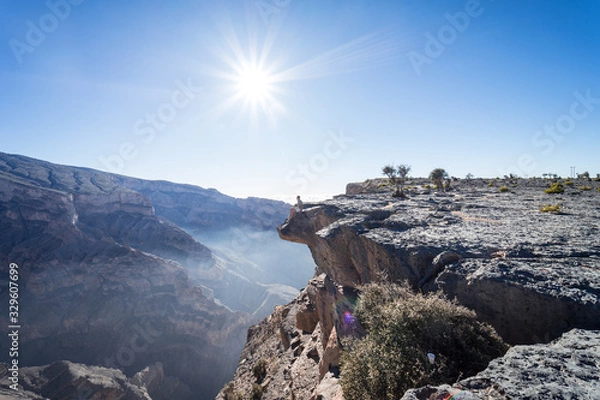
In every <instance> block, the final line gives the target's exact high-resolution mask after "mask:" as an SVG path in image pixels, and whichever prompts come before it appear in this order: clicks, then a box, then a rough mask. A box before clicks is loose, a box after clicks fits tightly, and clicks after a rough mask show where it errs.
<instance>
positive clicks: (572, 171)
mask: <svg viewBox="0 0 600 400" xmlns="http://www.w3.org/2000/svg"><path fill="white" fill-rule="evenodd" d="M571 178H575V167H571Z"/></svg>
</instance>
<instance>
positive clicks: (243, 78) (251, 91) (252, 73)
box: [237, 66, 273, 103]
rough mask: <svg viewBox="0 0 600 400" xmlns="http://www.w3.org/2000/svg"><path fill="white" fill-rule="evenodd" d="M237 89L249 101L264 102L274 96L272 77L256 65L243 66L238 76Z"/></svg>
mask: <svg viewBox="0 0 600 400" xmlns="http://www.w3.org/2000/svg"><path fill="white" fill-rule="evenodd" d="M237 91H238V92H239V94H240V95H241V96H242V97H243V98H244V99H245V100H246V102H249V103H264V102H266V101H267V100H268V98H269V97H270V96H272V92H273V88H272V82H271V77H270V76H269V74H268V73H267V72H265V71H264V70H262V69H261V68H258V67H255V66H244V67H242V69H241V71H240V73H239V76H238V78H237Z"/></svg>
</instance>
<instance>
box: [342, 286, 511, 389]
mask: <svg viewBox="0 0 600 400" xmlns="http://www.w3.org/2000/svg"><path fill="white" fill-rule="evenodd" d="M363 289H364V290H363V292H362V294H361V296H360V299H359V301H358V304H357V307H356V310H355V314H356V317H357V318H358V320H359V321H360V322H361V323H362V324H363V326H364V328H365V329H366V331H367V334H366V336H365V337H364V338H362V339H360V340H356V339H354V340H346V341H345V342H344V345H345V351H344V352H343V354H342V360H341V362H342V371H341V385H342V388H343V391H344V397H345V399H346V400H359V399H360V400H384V399H398V398H400V397H402V395H403V394H404V392H405V391H406V390H408V389H410V388H414V387H420V386H424V385H428V384H430V385H437V384H441V383H453V382H455V381H456V380H457V379H459V378H461V377H463V378H464V377H467V376H471V375H474V374H476V373H477V372H479V371H481V370H483V369H485V368H486V366H487V365H488V363H489V361H491V360H492V359H494V358H497V357H499V356H501V355H503V354H504V353H505V352H506V350H507V349H508V346H507V345H506V344H505V343H504V342H503V340H502V339H501V338H500V337H499V336H498V334H497V333H496V331H495V330H494V329H493V328H492V327H490V326H489V325H486V324H483V323H480V322H479V321H477V318H476V315H475V313H474V312H473V311H471V310H469V309H467V308H465V307H462V306H459V305H457V304H455V303H454V302H450V301H448V300H446V299H444V298H443V297H441V296H440V295H437V294H429V295H422V294H418V293H413V292H412V291H411V290H410V289H408V288H407V287H404V286H399V285H395V284H389V283H386V284H371V285H367V286H365V287H364V288H363ZM427 353H433V354H434V355H435V362H434V363H433V364H432V363H430V361H429V360H428V357H427Z"/></svg>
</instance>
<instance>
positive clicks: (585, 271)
mask: <svg viewBox="0 0 600 400" xmlns="http://www.w3.org/2000/svg"><path fill="white" fill-rule="evenodd" d="M507 183H508V182H507ZM583 184H586V185H589V184H590V183H589V182H587V181H586V182H576V184H575V185H574V186H573V187H567V190H566V191H565V193H564V194H561V195H548V194H546V193H544V191H543V190H544V189H545V188H546V187H547V186H548V182H545V181H541V180H539V181H536V180H520V181H519V182H518V183H517V184H516V185H514V186H511V191H510V192H508V193H500V192H499V191H498V187H488V186H487V181H486V182H483V181H481V180H479V181H477V180H476V181H472V182H468V183H467V182H458V183H455V184H454V186H455V187H454V190H452V191H448V192H435V191H431V190H429V189H424V188H422V187H412V188H411V189H409V194H408V198H407V199H396V198H393V197H391V195H390V194H391V193H390V192H389V191H386V192H385V193H384V192H381V191H379V190H378V189H377V188H378V185H377V184H369V183H367V184H363V185H350V186H349V191H350V192H352V193H355V194H351V195H344V196H338V197H337V198H335V199H332V200H329V201H326V202H324V203H322V204H316V205H311V206H309V207H307V208H306V209H305V210H304V212H302V213H301V214H299V215H297V216H296V217H294V218H293V219H292V220H290V221H286V222H285V223H284V224H283V225H281V226H280V227H279V229H278V230H279V234H280V236H281V238H282V239H284V240H289V241H293V242H297V243H303V244H306V245H307V246H308V247H309V249H310V251H311V253H312V255H313V258H314V260H315V263H316V264H317V267H318V269H317V275H316V276H315V278H314V279H313V280H312V281H311V282H310V283H309V285H308V286H307V287H306V288H305V290H304V291H303V292H302V294H301V296H299V297H298V298H297V299H296V300H295V301H294V302H293V303H290V304H289V305H288V306H286V308H283V309H282V310H280V311H279V314H280V315H281V316H284V319H283V321H284V323H282V324H280V326H281V328H280V329H279V331H276V326H277V324H275V325H273V327H272V328H269V327H270V326H271V325H269V321H263V322H262V323H261V324H260V325H259V326H258V328H256V330H252V331H250V333H249V338H248V342H247V345H246V348H245V350H244V353H243V359H244V360H246V362H245V363H244V364H242V365H240V366H239V368H238V372H237V373H236V378H235V379H234V381H233V388H232V390H239V391H240V392H242V393H247V390H248V384H244V383H242V381H243V380H244V379H241V377H243V376H245V375H244V374H246V375H247V373H248V372H247V371H248V370H249V369H250V368H251V366H249V365H247V364H253V363H256V362H257V359H258V358H260V357H262V354H267V355H268V356H269V357H272V356H271V355H270V354H271V353H270V352H269V351H271V352H272V351H274V350H272V349H277V351H278V352H280V353H281V354H282V355H280V356H279V357H280V359H282V360H284V361H282V362H276V361H272V362H271V364H270V365H271V370H270V374H268V377H269V378H271V379H268V378H267V379H268V380H265V382H263V383H262V386H263V390H264V391H265V394H264V396H265V397H264V398H267V399H270V398H273V399H274V398H277V396H276V393H277V392H280V393H281V391H282V390H283V389H282V388H283V387H284V386H285V387H287V388H288V392H290V393H291V392H294V385H295V384H296V382H298V381H300V380H302V379H305V380H307V381H309V382H312V383H310V384H308V383H307V384H305V386H306V389H304V392H302V394H299V392H296V393H294V395H293V396H291V395H290V396H289V397H285V398H314V399H317V398H331V397H327V396H333V395H334V393H337V391H338V390H339V387H337V386H336V384H335V375H336V374H337V372H338V368H339V366H338V365H337V364H338V360H339V351H340V347H339V341H338V338H339V337H343V336H344V335H349V334H357V332H355V331H354V330H353V329H354V326H353V325H352V324H349V323H348V318H347V317H345V315H348V314H347V312H348V311H351V310H352V303H353V301H354V299H355V298H356V293H357V291H358V290H359V288H360V285H362V284H365V283H369V282H378V281H383V280H392V281H407V282H408V283H409V284H410V285H411V286H412V287H413V288H414V289H415V290H421V291H424V292H429V291H442V292H443V293H445V294H446V296H447V297H448V298H451V299H456V300H457V301H458V302H459V303H461V304H463V305H465V306H467V307H469V308H471V309H473V310H475V311H476V313H477V315H478V317H479V319H480V320H482V321H484V322H487V323H489V324H491V325H492V326H493V327H494V328H496V330H497V331H498V333H500V335H501V336H502V337H503V338H504V339H505V340H506V341H507V342H509V343H511V344H533V343H538V342H548V341H550V340H552V339H555V338H557V337H559V336H560V335H561V334H562V333H564V332H566V331H568V330H570V329H573V328H583V329H600V242H599V241H598V237H600V236H599V235H598V233H599V232H600V222H599V218H598V217H600V211H599V210H600V208H599V207H598V206H599V205H600V195H599V193H598V192H597V191H596V190H595V189H596V188H595V187H594V188H593V189H594V190H590V191H587V190H580V189H579V188H578V187H579V186H581V185H583ZM368 186H370V187H368ZM365 191H366V192H367V193H362V192H365ZM557 202H558V203H560V205H561V209H562V213H560V214H552V213H542V212H540V207H541V206H542V205H544V204H547V203H552V204H554V203H557ZM279 314H278V315H279ZM271 318H275V314H274V316H272V317H271ZM275 319H276V320H277V318H275ZM269 329H271V330H272V331H276V335H271V336H269V333H265V332H270V331H269ZM358 334H360V333H358ZM292 342H298V343H300V344H302V346H300V345H298V346H297V347H296V348H295V349H294V348H291V347H288V346H291V345H290V344H291V343H292ZM261 343H270V344H269V345H268V346H270V347H269V349H271V350H269V351H266V352H264V353H263V350H264V349H265V348H266V347H263V346H267V345H266V344H265V345H261ZM306 343H310V345H308V344H306ZM298 349H300V350H298ZM286 357H288V359H286ZM304 359H310V360H313V365H312V367H310V368H308V367H307V368H306V373H305V374H302V373H299V374H298V376H297V377H296V378H293V374H291V372H290V371H292V370H294V369H298V368H299V367H297V363H298V362H299V361H302V360H304ZM285 360H287V361H285ZM304 364H306V362H304ZM286 371H288V372H287V374H288V375H287V377H286V376H285V374H286ZM280 373H281V374H283V375H281V377H280V378H278V376H280V375H278V374H280ZM245 378H248V376H245ZM250 381H252V379H250ZM272 387H273V388H274V389H271V388H272ZM324 391H327V393H328V394H327V395H324V394H323V393H324ZM286 393H287V392H286ZM222 395H223V393H222ZM338 395H339V393H338ZM280 398H281V397H280Z"/></svg>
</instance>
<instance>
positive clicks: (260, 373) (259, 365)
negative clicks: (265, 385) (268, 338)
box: [252, 358, 267, 383]
mask: <svg viewBox="0 0 600 400" xmlns="http://www.w3.org/2000/svg"><path fill="white" fill-rule="evenodd" d="M252 375H254V377H255V378H256V381H257V382H258V383H260V382H262V381H263V379H265V376H267V360H265V359H264V358H261V359H260V360H258V361H257V362H256V364H254V366H253V367H252Z"/></svg>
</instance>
